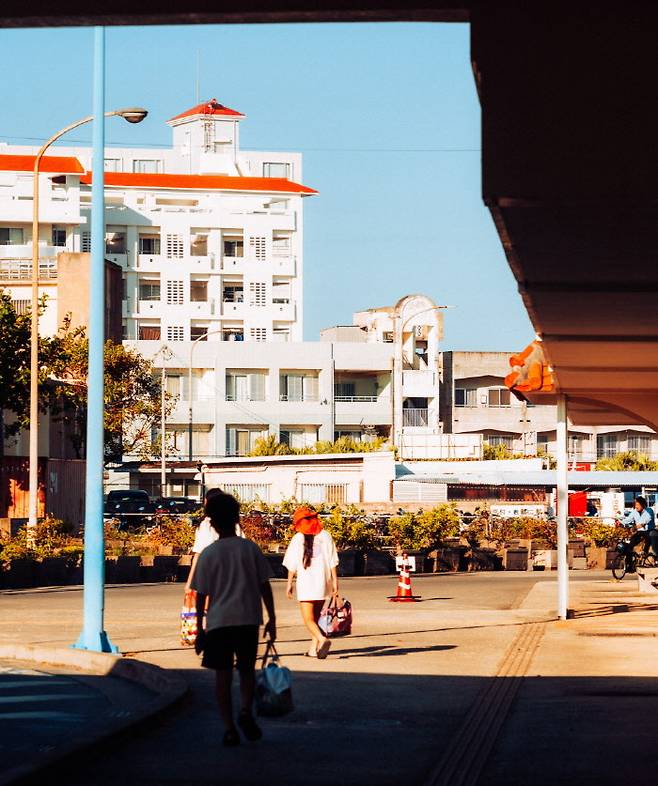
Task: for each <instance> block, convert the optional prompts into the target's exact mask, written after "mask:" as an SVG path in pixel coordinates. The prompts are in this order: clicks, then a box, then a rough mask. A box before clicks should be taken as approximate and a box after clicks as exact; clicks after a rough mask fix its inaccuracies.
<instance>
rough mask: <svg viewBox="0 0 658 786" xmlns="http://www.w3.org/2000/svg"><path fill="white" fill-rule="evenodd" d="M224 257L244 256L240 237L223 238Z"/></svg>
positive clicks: (242, 241) (242, 242)
mask: <svg viewBox="0 0 658 786" xmlns="http://www.w3.org/2000/svg"><path fill="white" fill-rule="evenodd" d="M223 248H224V256H225V257H242V256H244V240H243V238H242V235H239V236H238V235H229V236H226V237H225V238H224V243H223Z"/></svg>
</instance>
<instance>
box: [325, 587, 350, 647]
mask: <svg viewBox="0 0 658 786" xmlns="http://www.w3.org/2000/svg"><path fill="white" fill-rule="evenodd" d="M352 619H353V618H352V604H351V603H350V602H349V600H346V599H345V598H343V599H342V600H341V601H339V600H338V598H335V597H333V598H331V600H330V601H329V605H328V606H327V607H326V608H324V609H323V610H322V614H321V615H320V619H319V620H318V625H319V627H320V630H322V632H323V633H324V634H325V635H326V636H327V638H329V639H330V638H333V637H334V636H349V634H350V633H351V632H352Z"/></svg>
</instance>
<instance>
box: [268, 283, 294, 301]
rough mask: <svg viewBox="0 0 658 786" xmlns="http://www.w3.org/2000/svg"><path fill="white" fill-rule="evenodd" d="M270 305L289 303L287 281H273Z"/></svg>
mask: <svg viewBox="0 0 658 786" xmlns="http://www.w3.org/2000/svg"><path fill="white" fill-rule="evenodd" d="M272 303H277V304H286V303H290V283H289V282H288V281H284V282H281V281H274V282H273V284H272Z"/></svg>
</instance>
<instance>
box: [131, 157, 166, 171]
mask: <svg viewBox="0 0 658 786" xmlns="http://www.w3.org/2000/svg"><path fill="white" fill-rule="evenodd" d="M160 171H162V170H161V162H160V161H158V160H157V159H153V158H136V159H135V160H134V161H133V172H139V173H140V174H143V175H155V174H157V173H158V172H160Z"/></svg>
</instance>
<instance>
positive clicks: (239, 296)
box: [222, 284, 244, 303]
mask: <svg viewBox="0 0 658 786" xmlns="http://www.w3.org/2000/svg"><path fill="white" fill-rule="evenodd" d="M222 300H223V301H224V303H242V302H243V301H244V289H243V287H242V284H225V285H224V291H223V293H222Z"/></svg>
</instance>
